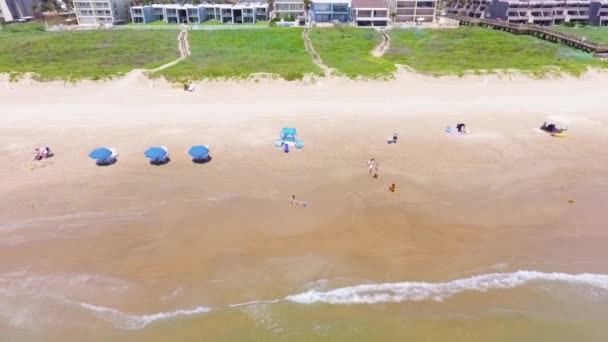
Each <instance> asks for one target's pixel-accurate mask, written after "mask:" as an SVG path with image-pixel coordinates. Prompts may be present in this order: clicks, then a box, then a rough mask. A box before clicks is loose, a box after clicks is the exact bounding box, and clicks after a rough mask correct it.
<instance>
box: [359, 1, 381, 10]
mask: <svg viewBox="0 0 608 342" xmlns="http://www.w3.org/2000/svg"><path fill="white" fill-rule="evenodd" d="M352 7H353V8H387V9H388V7H387V6H386V3H385V2H384V0H353V5H352Z"/></svg>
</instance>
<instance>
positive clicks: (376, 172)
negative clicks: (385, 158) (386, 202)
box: [374, 162, 380, 179]
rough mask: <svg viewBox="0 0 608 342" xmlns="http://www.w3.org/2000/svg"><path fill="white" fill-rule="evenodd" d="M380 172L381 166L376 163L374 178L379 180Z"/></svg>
mask: <svg viewBox="0 0 608 342" xmlns="http://www.w3.org/2000/svg"><path fill="white" fill-rule="evenodd" d="M378 172H380V164H378V163H377V162H376V163H374V178H375V179H378Z"/></svg>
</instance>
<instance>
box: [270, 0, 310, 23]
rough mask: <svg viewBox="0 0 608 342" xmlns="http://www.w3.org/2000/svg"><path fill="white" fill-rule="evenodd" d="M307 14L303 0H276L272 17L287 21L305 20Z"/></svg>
mask: <svg viewBox="0 0 608 342" xmlns="http://www.w3.org/2000/svg"><path fill="white" fill-rule="evenodd" d="M306 14H307V8H306V4H304V1H303V0H275V2H274V5H273V9H272V17H273V18H277V19H282V20H285V21H296V20H297V21H300V22H301V21H303V20H304V21H305V20H306V17H307V16H306Z"/></svg>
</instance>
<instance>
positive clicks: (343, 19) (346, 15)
mask: <svg viewBox="0 0 608 342" xmlns="http://www.w3.org/2000/svg"><path fill="white" fill-rule="evenodd" d="M311 21H312V22H313V23H347V22H349V21H350V0H314V2H313V3H312V7H311Z"/></svg>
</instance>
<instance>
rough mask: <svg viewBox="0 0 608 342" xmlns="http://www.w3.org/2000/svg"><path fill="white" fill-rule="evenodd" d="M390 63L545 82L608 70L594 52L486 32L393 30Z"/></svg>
mask: <svg viewBox="0 0 608 342" xmlns="http://www.w3.org/2000/svg"><path fill="white" fill-rule="evenodd" d="M390 35H391V49H390V50H389V51H388V53H387V54H386V55H385V59H387V60H389V61H391V62H393V63H397V64H404V65H408V66H410V67H411V68H413V69H415V70H416V71H419V72H423V73H427V74H431V75H436V76H439V75H463V74H465V73H467V72H471V71H473V72H480V71H490V72H491V71H494V70H497V69H503V70H504V69H518V70H521V71H524V72H528V73H530V74H532V75H534V76H537V77H542V76H545V75H547V74H550V73H555V72H557V71H558V70H559V71H561V72H565V73H568V74H572V75H580V74H582V73H583V72H584V71H585V70H587V68H588V67H592V66H593V67H608V63H606V62H602V61H599V60H596V59H594V58H593V56H592V55H591V54H589V53H585V52H582V51H579V50H575V49H572V48H569V47H567V46H564V45H559V44H554V43H550V42H547V41H543V40H540V39H536V38H534V37H530V36H516V35H512V34H509V33H505V32H500V31H495V30H489V29H483V28H472V27H466V28H459V29H446V30H392V31H391V32H390Z"/></svg>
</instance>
